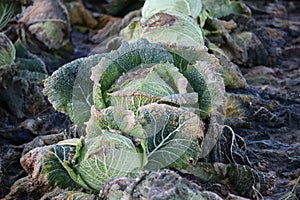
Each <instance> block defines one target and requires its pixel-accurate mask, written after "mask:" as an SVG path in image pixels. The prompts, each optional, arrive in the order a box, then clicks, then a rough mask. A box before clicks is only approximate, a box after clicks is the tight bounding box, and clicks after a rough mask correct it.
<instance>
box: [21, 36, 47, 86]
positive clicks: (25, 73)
mask: <svg viewBox="0 0 300 200" xmlns="http://www.w3.org/2000/svg"><path fill="white" fill-rule="evenodd" d="M15 48H16V63H17V67H18V69H17V70H18V72H19V74H20V76H21V77H24V78H25V79H26V80H30V81H33V82H37V83H40V82H41V81H43V80H44V79H45V78H47V77H48V72H47V69H46V65H45V63H44V62H43V61H42V59H40V58H39V57H38V56H36V55H34V54H32V53H30V52H29V51H28V50H27V49H26V48H25V47H24V45H23V44H22V43H21V42H19V41H18V42H16V43H15Z"/></svg>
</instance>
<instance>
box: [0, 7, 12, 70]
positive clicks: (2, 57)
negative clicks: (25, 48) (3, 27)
mask: <svg viewBox="0 0 300 200" xmlns="http://www.w3.org/2000/svg"><path fill="white" fill-rule="evenodd" d="M0 5H1V3H0ZM15 57H16V49H15V47H14V45H13V43H12V42H11V41H10V39H9V38H8V37H7V36H6V35H5V34H3V33H0V69H1V68H3V67H5V66H9V65H11V64H13V63H14V60H15Z"/></svg>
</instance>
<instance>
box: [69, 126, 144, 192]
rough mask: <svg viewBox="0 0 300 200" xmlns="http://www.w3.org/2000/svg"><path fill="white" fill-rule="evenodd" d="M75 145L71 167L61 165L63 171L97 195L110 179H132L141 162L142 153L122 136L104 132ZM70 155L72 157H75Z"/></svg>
mask: <svg viewBox="0 0 300 200" xmlns="http://www.w3.org/2000/svg"><path fill="white" fill-rule="evenodd" d="M82 141H83V143H82V146H81V144H80V143H79V146H77V147H76V148H79V149H76V151H77V153H76V154H75V156H76V157H77V159H75V160H73V165H70V164H68V163H66V162H64V167H65V169H66V170H67V171H68V172H69V174H70V176H71V178H72V179H73V180H74V181H75V182H77V183H78V184H79V185H81V186H83V187H85V188H87V189H90V190H93V191H95V192H99V190H100V189H101V188H102V187H103V185H104V183H105V182H106V181H107V180H108V179H110V178H114V177H122V176H132V175H133V174H135V173H137V172H138V171H139V170H140V169H141V168H142V167H143V162H144V154H143V153H140V152H138V151H137V150H136V148H135V146H134V144H133V142H132V141H131V140H130V139H128V138H127V137H124V136H122V135H118V134H114V133H110V132H108V131H105V132H104V133H103V134H101V135H99V136H97V137H93V138H91V139H88V140H82ZM75 156H74V157H75Z"/></svg>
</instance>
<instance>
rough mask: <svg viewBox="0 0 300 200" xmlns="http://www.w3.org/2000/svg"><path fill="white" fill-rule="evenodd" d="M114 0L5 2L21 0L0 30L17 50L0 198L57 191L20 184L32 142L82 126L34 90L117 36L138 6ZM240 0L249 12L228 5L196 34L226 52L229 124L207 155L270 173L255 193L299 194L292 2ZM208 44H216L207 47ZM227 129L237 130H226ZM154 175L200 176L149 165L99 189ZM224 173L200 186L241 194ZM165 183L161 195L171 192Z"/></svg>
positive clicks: (3, 135) (1, 122) (2, 113)
mask: <svg viewBox="0 0 300 200" xmlns="http://www.w3.org/2000/svg"><path fill="white" fill-rule="evenodd" d="M1 2H7V1H2V0H0V3H1ZM116 2H117V1H114V0H112V1H95V0H82V1H67V0H63V1H59V0H51V1H45V0H37V1H36V2H34V1H26V0H25V1H17V0H15V1H12V2H11V3H12V4H15V5H16V6H19V9H20V8H21V4H22V6H23V8H22V10H23V11H22V12H21V11H20V10H19V11H18V14H17V15H15V17H14V18H12V19H11V21H10V22H8V24H7V25H6V26H5V27H4V28H3V30H1V31H2V32H3V34H5V37H8V38H9V39H10V40H11V41H12V43H13V44H14V46H15V49H16V52H15V53H16V56H15V60H14V62H13V64H12V66H13V67H11V68H9V69H8V67H7V66H4V67H2V66H0V198H3V199H47V198H48V199H49V198H51V197H53V198H54V197H55V199H63V198H65V196H63V195H62V190H61V189H59V188H57V187H55V188H54V187H52V186H50V185H46V186H45V185H39V184H42V183H32V185H30V184H28V183H29V182H28V179H29V176H28V174H30V176H33V177H34V176H38V175H39V173H40V171H38V170H40V169H41V164H39V163H36V161H37V160H38V157H39V156H40V155H41V154H39V153H37V152H35V151H31V150H33V149H35V148H37V147H41V148H44V149H42V150H41V151H43V152H44V151H45V152H46V151H48V150H49V149H47V148H48V145H53V144H56V143H57V142H59V141H61V140H64V139H68V138H74V137H80V136H82V135H84V130H82V128H80V127H77V126H76V125H74V124H73V123H72V121H71V120H70V118H69V117H68V116H67V115H65V114H63V113H60V112H57V111H55V109H54V108H53V106H52V105H51V103H49V101H48V99H47V97H46V96H45V95H44V93H43V92H42V91H43V87H44V85H43V84H44V79H45V78H46V77H48V76H50V75H51V74H52V73H53V72H54V71H55V70H57V69H58V68H59V67H60V66H62V65H64V64H66V63H68V62H70V61H72V60H75V59H77V58H81V57H85V56H89V55H93V54H96V53H107V52H110V50H113V49H117V48H118V47H119V46H120V41H119V40H120V37H119V34H120V31H121V30H122V29H124V28H125V27H127V25H128V24H130V22H132V21H134V20H136V19H137V18H140V17H141V14H140V10H138V9H140V8H141V6H142V5H143V1H138V0H137V1H134V0H127V1H126V0H122V1H120V2H122V3H119V4H118V3H116ZM242 2H243V3H245V4H246V5H247V6H248V8H250V10H251V16H250V17H249V16H246V15H241V14H230V15H227V16H224V17H221V18H220V19H218V20H215V21H214V20H213V19H208V20H211V21H209V22H208V23H207V24H205V25H204V27H203V28H204V29H205V30H207V39H206V40H205V44H206V45H207V46H209V47H210V48H209V53H213V54H216V55H223V54H226V57H228V59H230V61H231V62H229V61H227V60H226V59H223V60H221V59H220V63H221V65H224V66H226V67H228V68H226V69H227V71H226V69H225V70H224V71H225V72H224V71H222V72H221V73H223V72H224V74H222V76H224V77H223V78H224V82H225V86H226V97H227V102H226V106H225V110H226V114H225V117H226V119H225V125H226V127H230V128H227V129H228V130H227V129H226V128H224V130H223V137H221V138H220V142H221V144H223V146H222V147H218V148H220V149H218V150H219V151H220V152H224V155H223V157H222V159H220V158H219V157H218V158H219V160H216V159H215V162H216V163H217V164H215V165H214V167H216V168H217V167H218V169H224V171H226V170H228V171H230V169H231V168H230V167H233V168H235V167H236V168H238V169H239V170H241V173H250V172H249V171H251V170H250V169H249V170H248V168H247V169H244V168H243V170H244V171H243V170H242V169H241V168H239V165H238V164H241V165H248V166H251V167H252V168H255V169H257V170H259V171H260V172H262V173H265V174H268V177H272V178H270V179H272V181H274V186H272V187H271V186H269V185H267V184H268V183H266V185H267V186H264V185H263V184H262V186H261V187H269V188H267V189H266V190H265V192H264V193H263V194H260V195H261V196H260V195H258V196H260V198H264V199H272V200H273V199H274V200H275V199H300V178H299V177H300V2H298V1H296V0H294V1H293V0H269V1H250V0H244V1H242ZM33 3H34V4H33ZM36 4H39V5H36ZM47 4H49V5H51V6H50V7H51V9H48V10H47V9H45V10H43V9H44V8H48V5H47ZM120 4H122V6H120ZM25 5H26V7H24V6H25ZM29 5H31V6H29ZM32 6H35V7H32ZM32 8H35V9H32ZM53 8H55V12H54V10H53ZM39 9H41V10H39ZM0 11H1V8H0ZM132 11H133V12H132ZM41 13H42V14H41ZM57 13H58V14H57ZM128 13H129V14H128ZM0 15H1V13H0ZM46 23H51V27H54V28H53V30H48V29H46V30H45V29H44V25H45V24H46ZM0 27H1V26H0ZM220 27H221V28H223V30H224V32H222V31H221V32H222V33H216V32H217V31H215V30H219V29H220ZM51 34H52V35H51ZM53 34H54V36H55V39H53ZM0 36H1V35H0ZM3 38H4V36H3ZM5 41H6V40H5V39H2V36H1V37H0V51H2V50H3V48H9V44H8V43H5ZM4 43H5V44H6V45H3V44H4ZM214 45H215V46H218V47H216V48H214ZM220 49H221V50H222V52H221V53H220V51H221V50H220ZM219 50H220V51H219ZM222 58H223V57H222ZM0 61H1V62H2V60H0ZM30 66H35V67H30ZM236 74H237V75H236ZM231 75H232V76H231ZM234 78H235V79H234ZM229 129H230V130H229ZM231 129H232V130H231ZM232 131H233V132H234V133H235V134H236V135H234V136H233V135H232V134H231V132H232ZM232 141H234V142H235V143H236V144H235V145H236V146H235V147H238V148H237V149H236V150H235V151H234V154H233V155H230V156H228V155H225V154H226V153H225V152H227V151H228V149H229V148H231V147H232ZM230 144H231V145H230ZM30 151H31V152H32V155H31V156H32V157H29V158H28V159H33V160H31V162H32V163H31V164H32V165H35V166H31V165H30V166H26V165H25V164H24V163H25V161H24V159H26V158H27V157H24V155H25V154H26V153H28V152H30ZM34 153H36V154H35V155H33V154H34ZM244 155H245V156H244ZM26 156H28V155H26ZM21 158H22V159H21ZM20 159H21V161H20ZM206 159H208V158H206ZM204 161H205V159H204ZM223 163H225V164H226V166H225V165H223ZM231 163H237V165H233V164H232V165H231ZM27 164H28V162H27ZM225 169H226V170H225ZM35 170H37V171H35ZM247 170H248V171H247ZM251 172H253V171H251ZM253 173H254V172H253ZM228 174H229V172H228ZM223 175H224V174H223ZM214 176H221V175H220V174H214ZM257 176H258V175H257ZM162 177H164V178H165V177H167V178H165V179H163V180H166V179H168V180H170V181H171V182H170V183H172V181H173V183H174V182H175V183H176V184H174V187H176V188H177V190H179V191H180V190H185V189H186V190H191V191H193V192H194V191H198V190H200V189H201V186H199V185H197V184H196V183H197V182H203V179H201V180H199V179H200V178H199V177H196V176H194V175H191V174H189V173H186V171H184V170H182V171H181V170H178V171H176V173H175V172H173V171H168V170H165V171H162V172H161V173H158V172H148V173H145V174H143V175H142V176H141V177H140V178H139V180H138V181H137V180H133V179H116V180H115V179H113V180H110V181H109V182H107V183H106V184H105V186H104V190H103V194H102V195H112V194H109V192H111V191H113V192H116V191H120V190H122V192H123V191H124V187H125V186H124V185H129V184H131V185H133V186H132V187H131V188H129V189H128V188H127V190H126V191H125V195H127V197H128V198H129V196H130V195H132V196H134V195H137V194H144V193H146V192H147V191H145V188H143V186H144V185H143V184H148V182H149V180H150V182H151V181H153V182H154V183H153V185H151V187H153V188H154V187H156V186H157V185H158V186H157V187H159V185H160V184H161V182H160V181H161V179H162ZM224 177H225V178H226V181H228V182H227V183H226V184H227V185H229V186H230V187H231V186H232V188H228V187H223V186H222V187H221V186H220V185H221V184H219V185H218V184H215V183H214V182H213V181H208V182H205V183H203V184H204V185H205V188H213V189H212V190H211V191H218V192H219V193H218V194H219V195H220V194H221V195H220V196H222V197H227V198H230V199H239V198H241V197H239V196H236V195H235V194H234V193H233V192H232V191H235V192H236V191H238V194H237V195H241V196H243V195H242V194H245V193H247V192H245V191H241V190H243V189H244V190H246V189H245V188H237V186H239V185H238V183H236V182H238V181H237V180H234V176H233V175H232V176H230V175H228V176H227V175H226V176H225V175H224ZM224 177H223V178H224ZM232 177H233V178H232ZM35 178H36V177H35ZM181 178H183V179H181ZM225 178H224V180H225ZM178 180H180V183H179V182H177V181H178ZM170 183H168V184H170ZM181 183H182V184H183V185H184V186H182V185H180V184H181ZM171 185H172V184H171ZM149 187H150V186H149ZM181 187H183V188H181ZM235 187H236V188H235ZM40 188H42V189H40ZM111 188H113V189H111ZM114 190H115V191H114ZM129 191H130V192H129ZM133 191H135V192H137V194H133ZM151 191H152V192H153V190H151ZM170 191H171V190H170ZM80 192H82V191H79V192H78V195H79V193H80ZM172 192H174V191H171V192H170V193H168V195H170V196H172V195H173V193H172ZM46 194H47V195H46ZM44 195H46V196H47V197H46V196H44ZM80 195H83V194H82V193H80ZM152 195H153V199H154V198H157V199H162V198H163V197H161V196H160V194H155V192H153V194H152ZM155 195H157V196H155ZM197 195H200V196H201V197H206V198H214V196H213V195H214V194H213V193H209V192H208V193H205V192H201V194H200V193H199V194H197ZM132 196H131V197H132ZM106 198H107V196H106ZM132 198H133V197H132ZM164 198H166V196H165V197H164ZM177 198H182V196H178V197H177ZM215 198H216V199H217V198H218V197H215Z"/></svg>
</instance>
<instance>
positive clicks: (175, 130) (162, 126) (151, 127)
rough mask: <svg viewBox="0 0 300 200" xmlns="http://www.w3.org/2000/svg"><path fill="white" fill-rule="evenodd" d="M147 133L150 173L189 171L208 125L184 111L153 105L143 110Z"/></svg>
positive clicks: (141, 111) (142, 120) (144, 125)
mask: <svg viewBox="0 0 300 200" xmlns="http://www.w3.org/2000/svg"><path fill="white" fill-rule="evenodd" d="M139 112H140V115H139V117H138V121H139V122H140V123H141V125H142V127H143V129H144V130H145V132H146V140H147V143H146V144H147V149H146V150H147V151H146V153H147V158H148V163H147V165H146V166H145V168H146V169H148V170H156V169H161V168H166V167H179V168H185V167H187V166H188V165H190V164H193V163H195V162H196V161H197V159H198V155H199V151H200V146H199V144H198V141H200V140H201V138H202V137H203V132H204V125H203V122H202V121H201V119H200V118H199V116H197V115H196V114H194V113H192V112H189V111H186V110H184V109H181V108H176V107H172V106H168V105H163V104H155V103H153V104H149V105H146V106H142V107H140V109H139Z"/></svg>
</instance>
